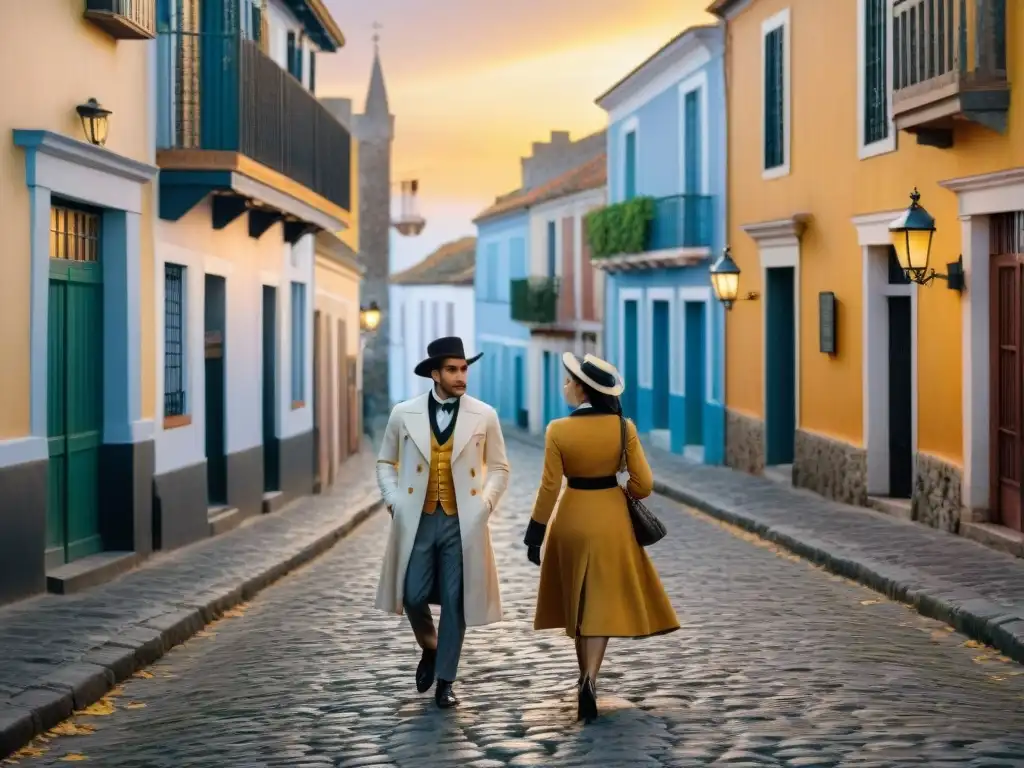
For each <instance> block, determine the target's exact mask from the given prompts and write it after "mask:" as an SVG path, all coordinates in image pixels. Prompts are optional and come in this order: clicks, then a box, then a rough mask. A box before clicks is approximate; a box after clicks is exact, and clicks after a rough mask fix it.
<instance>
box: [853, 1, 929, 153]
mask: <svg viewBox="0 0 1024 768" xmlns="http://www.w3.org/2000/svg"><path fill="white" fill-rule="evenodd" d="M888 10H889V3H888V0H866V2H865V4H864V14H865V19H864V93H863V94H862V96H861V98H863V99H864V143H865V144H872V143H874V142H876V141H881V140H882V139H885V138H886V137H888V135H889V83H888V77H887V73H886V64H887V61H886V60H887V58H888V55H889V46H888V41H887V39H886V37H887V27H888V25H887V15H888ZM939 14H940V15H941V14H942V4H941V3H940V4H939ZM940 28H941V27H940ZM940 58H941V55H940Z"/></svg>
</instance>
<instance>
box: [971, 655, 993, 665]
mask: <svg viewBox="0 0 1024 768" xmlns="http://www.w3.org/2000/svg"><path fill="white" fill-rule="evenodd" d="M973 661H974V663H975V664H984V663H985V662H986V661H991V658H990V657H989V655H988V654H986V653H982V654H979V655H977V656H975V657H974V659H973Z"/></svg>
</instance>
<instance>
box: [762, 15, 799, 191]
mask: <svg viewBox="0 0 1024 768" xmlns="http://www.w3.org/2000/svg"><path fill="white" fill-rule="evenodd" d="M779 27H781V28H782V30H783V32H782V155H783V162H782V165H779V166H776V167H775V168H768V169H765V167H764V166H765V162H766V160H767V157H766V155H767V149H768V147H767V145H766V144H765V140H764V138H765V137H764V125H765V119H766V117H767V112H768V110H767V106H768V105H767V96H768V94H767V93H766V92H765V89H764V80H765V74H766V68H767V65H768V62H767V61H766V57H765V51H764V49H765V45H764V44H765V39H766V38H767V37H768V35H769V34H771V33H772V32H774V31H775V30H776V29H778V28H779ZM792 40H793V31H792V25H791V22H790V13H789V8H783V9H782V10H781V11H779V12H778V13H776V14H775V15H774V16H771V17H769V18H767V19H765V20H764V22H762V24H761V125H760V129H761V178H762V179H764V180H765V181H768V180H770V179H778V178H782V177H783V176H789V174H790V169H791V165H792V160H793V158H792V146H793V141H792V136H793V66H792V65H793V44H792Z"/></svg>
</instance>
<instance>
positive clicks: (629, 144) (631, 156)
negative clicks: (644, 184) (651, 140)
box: [623, 131, 636, 200]
mask: <svg viewBox="0 0 1024 768" xmlns="http://www.w3.org/2000/svg"><path fill="white" fill-rule="evenodd" d="M625 145H626V146H625V147H624V150H623V151H624V152H625V153H626V157H625V162H624V163H623V165H624V166H625V176H626V177H625V179H624V182H625V184H624V190H623V192H624V196H625V198H626V199H627V200H632V199H633V198H634V197H636V131H630V132H629V133H627V134H626V141H625Z"/></svg>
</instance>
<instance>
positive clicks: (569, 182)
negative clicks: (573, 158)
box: [473, 152, 608, 223]
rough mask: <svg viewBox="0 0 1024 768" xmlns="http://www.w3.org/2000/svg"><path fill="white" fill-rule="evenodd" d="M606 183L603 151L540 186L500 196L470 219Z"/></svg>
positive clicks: (605, 157)
mask: <svg viewBox="0 0 1024 768" xmlns="http://www.w3.org/2000/svg"><path fill="white" fill-rule="evenodd" d="M607 183H608V156H607V155H606V154H605V153H604V152H602V153H601V154H599V155H597V156H596V157H593V158H591V159H590V160H588V161H587V162H585V163H583V164H581V165H578V166H576V167H575V168H573V169H572V170H569V171H566V172H565V173H563V174H562V175H561V176H556V177H555V178H553V179H551V180H550V181H548V182H546V183H544V184H541V185H540V186H539V187H535V188H534V189H530V190H519V191H518V192H512V193H510V194H508V195H503V196H502V197H499V198H498V199H497V200H495V202H494V203H493V204H492V205H491V206H490V207H489V208H487V209H485V210H484V211H483V212H482V213H480V214H479V215H478V216H477V217H476V218H475V219H473V223H479V222H481V221H485V220H487V219H490V218H494V217H495V216H500V215H502V214H505V213H512V212H513V211H518V210H525V209H527V208H530V207H531V206H534V205H540V204H541V203H544V202H547V201H548V200H555V199H557V198H559V197H568V196H569V195H574V194H576V193H577V192H584V191H586V190H588V189H597V188H598V187H603V186H604V185H605V184H607Z"/></svg>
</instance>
